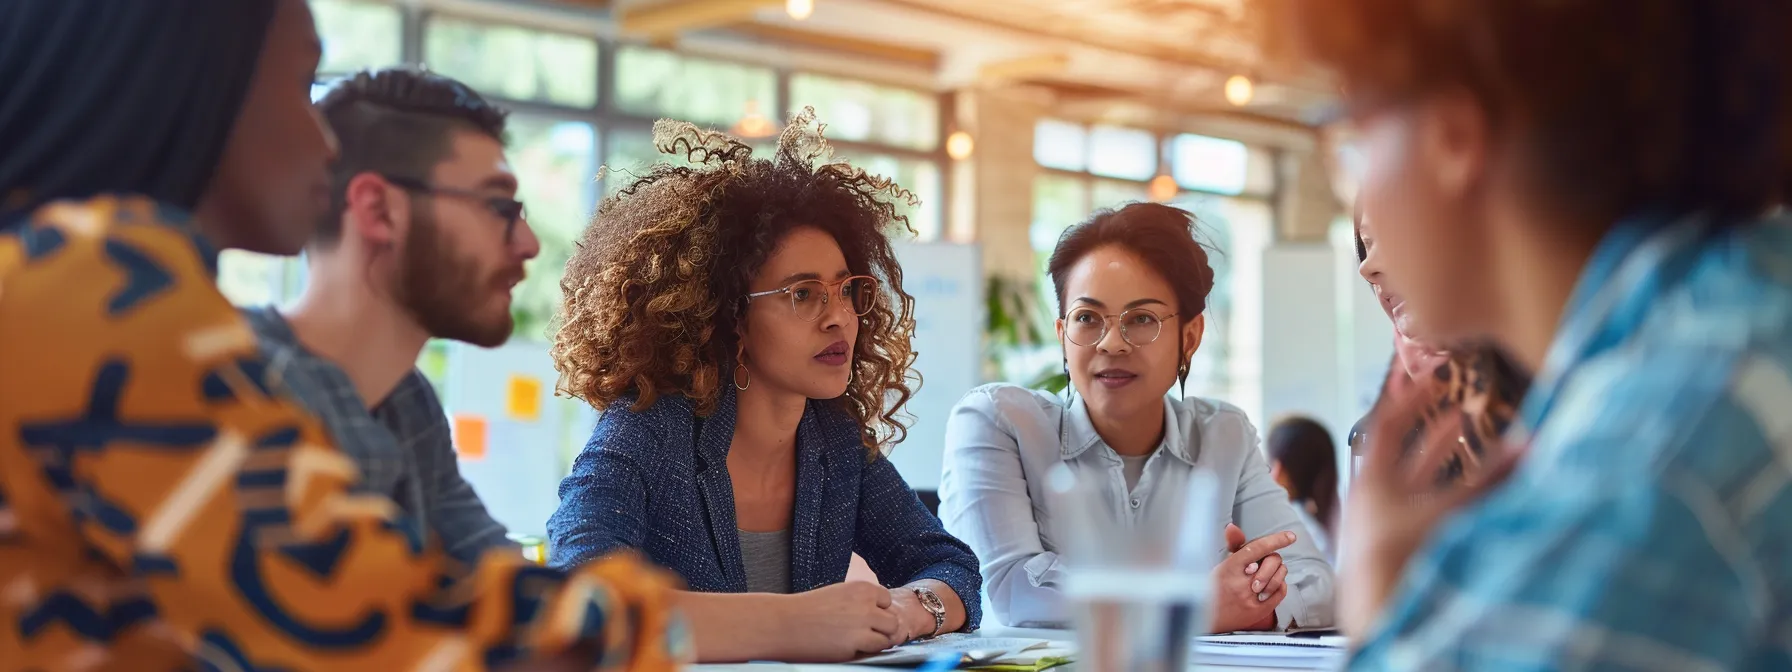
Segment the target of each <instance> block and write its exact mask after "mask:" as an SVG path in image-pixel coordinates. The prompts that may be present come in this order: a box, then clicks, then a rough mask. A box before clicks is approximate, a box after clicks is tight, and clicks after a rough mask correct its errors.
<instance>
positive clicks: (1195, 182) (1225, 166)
mask: <svg viewBox="0 0 1792 672" xmlns="http://www.w3.org/2000/svg"><path fill="white" fill-rule="evenodd" d="M1249 164H1250V152H1249V151H1248V150H1246V148H1245V146H1244V143H1242V142H1239V141H1237V140H1223V139H1220V138H1210V137H1207V136H1205V135H1194V134H1190V133H1184V134H1182V135H1178V136H1176V138H1175V139H1174V140H1171V141H1170V174H1171V175H1173V176H1174V177H1175V178H1176V183H1177V184H1180V185H1182V186H1183V187H1184V188H1187V189H1199V190H1202V191H1211V192H1216V193H1221V194H1238V193H1242V192H1243V191H1244V188H1245V182H1246V180H1247V174H1248V172H1249V171H1248V168H1249Z"/></svg>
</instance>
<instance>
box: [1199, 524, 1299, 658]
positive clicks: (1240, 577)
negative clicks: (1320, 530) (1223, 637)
mask: <svg viewBox="0 0 1792 672" xmlns="http://www.w3.org/2000/svg"><path fill="white" fill-rule="evenodd" d="M1294 540H1295V535H1294V533H1293V532H1276V533H1272V534H1266V535H1263V536H1261V537H1258V538H1256V539H1253V540H1251V541H1249V542H1246V541H1245V539H1244V530H1242V529H1239V527H1238V526H1237V525H1234V524H1230V523H1228V524H1227V525H1226V550H1227V552H1228V555H1227V556H1226V559H1225V560H1223V561H1221V562H1220V564H1218V565H1216V566H1214V568H1213V588H1214V602H1213V604H1214V607H1213V631H1214V632H1235V631H1240V630H1273V629H1275V627H1276V607H1277V606H1278V605H1280V604H1281V603H1282V599H1283V598H1285V597H1287V596H1288V580H1287V579H1288V566H1287V565H1284V564H1282V555H1281V553H1279V552H1278V551H1281V550H1282V549H1284V548H1287V547H1289V546H1290V545H1292V544H1294Z"/></svg>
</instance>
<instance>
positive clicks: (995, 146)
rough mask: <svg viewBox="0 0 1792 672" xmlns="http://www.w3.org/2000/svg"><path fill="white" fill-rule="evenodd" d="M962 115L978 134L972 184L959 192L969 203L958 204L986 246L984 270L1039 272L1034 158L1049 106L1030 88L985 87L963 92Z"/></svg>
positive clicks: (1015, 274) (1022, 275)
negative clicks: (1031, 234)
mask: <svg viewBox="0 0 1792 672" xmlns="http://www.w3.org/2000/svg"><path fill="white" fill-rule="evenodd" d="M960 99H961V101H964V102H963V103H961V108H960V114H961V115H962V116H961V117H960V118H961V119H968V120H971V123H969V124H967V126H969V127H970V128H971V129H972V130H971V132H972V134H973V135H974V136H975V138H976V150H975V152H973V154H972V156H971V158H970V160H969V161H967V162H964V163H966V164H968V173H969V179H968V182H969V184H964V182H963V181H960V182H957V183H955V186H958V187H960V188H958V189H955V191H954V193H955V195H956V198H958V199H966V200H968V201H969V202H968V203H964V204H963V205H962V206H961V207H955V208H953V209H954V211H955V212H954V216H955V217H964V216H969V217H970V220H971V221H970V224H969V225H968V226H962V227H961V226H960V222H956V221H955V222H954V223H953V227H952V228H953V229H954V230H958V231H964V230H969V231H971V232H972V237H973V239H974V240H976V241H977V242H979V243H981V244H982V245H983V269H984V273H985V274H988V275H996V274H1002V275H1005V276H1008V277H1011V278H1016V279H1031V278H1032V277H1033V272H1034V271H1033V269H1034V264H1033V246H1032V244H1031V242H1029V240H1028V238H1027V230H1028V228H1029V227H1030V226H1031V225H1032V222H1033V178H1034V176H1036V175H1038V174H1039V165H1038V164H1036V163H1034V161H1033V126H1034V124H1035V122H1037V121H1038V119H1039V117H1040V116H1041V114H1042V112H1043V109H1042V107H1041V106H1040V105H1039V104H1038V103H1037V102H1035V101H1033V100H1030V99H1029V98H1028V97H1027V96H1026V94H1025V93H1024V92H1020V91H1014V90H1004V89H980V90H976V91H966V92H963V93H961V94H960Z"/></svg>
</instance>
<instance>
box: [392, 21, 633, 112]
mask: <svg viewBox="0 0 1792 672" xmlns="http://www.w3.org/2000/svg"><path fill="white" fill-rule="evenodd" d="M423 61H424V63H426V64H428V65H429V67H430V68H431V69H434V70H435V71H436V72H440V73H442V74H444V75H447V76H449V77H453V78H455V79H458V80H460V81H462V82H466V84H467V85H468V86H471V87H473V88H475V89H478V90H479V91H480V92H481V93H484V94H486V95H490V96H497V97H501V98H509V99H511V100H527V101H535V102H544V103H558V104H561V105H569V106H573V107H595V106H596V105H597V40H595V39H592V38H589V37H580V36H578V35H568V34H564V33H551V32H546V31H540V30H532V29H529V28H521V27H518V26H506V25H497V24H490V23H484V22H480V21H473V20H469V19H461V18H456V17H452V16H431V17H430V19H429V22H428V23H427V24H425V26H424V30H423Z"/></svg>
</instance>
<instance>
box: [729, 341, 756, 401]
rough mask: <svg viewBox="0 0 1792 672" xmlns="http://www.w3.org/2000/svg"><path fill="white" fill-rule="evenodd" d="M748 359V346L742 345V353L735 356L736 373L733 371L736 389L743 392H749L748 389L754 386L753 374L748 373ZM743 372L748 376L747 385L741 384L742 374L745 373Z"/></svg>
mask: <svg viewBox="0 0 1792 672" xmlns="http://www.w3.org/2000/svg"><path fill="white" fill-rule="evenodd" d="M746 358H747V346H745V345H742V346H741V348H740V352H739V353H738V354H736V355H734V371H733V373H734V389H736V390H740V391H742V392H745V391H747V388H749V387H752V386H753V372H752V371H747V365H746V362H745V360H746ZM743 371H745V372H746V374H747V376H746V378H747V384H745V385H742V384H740V379H741V372H743Z"/></svg>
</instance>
